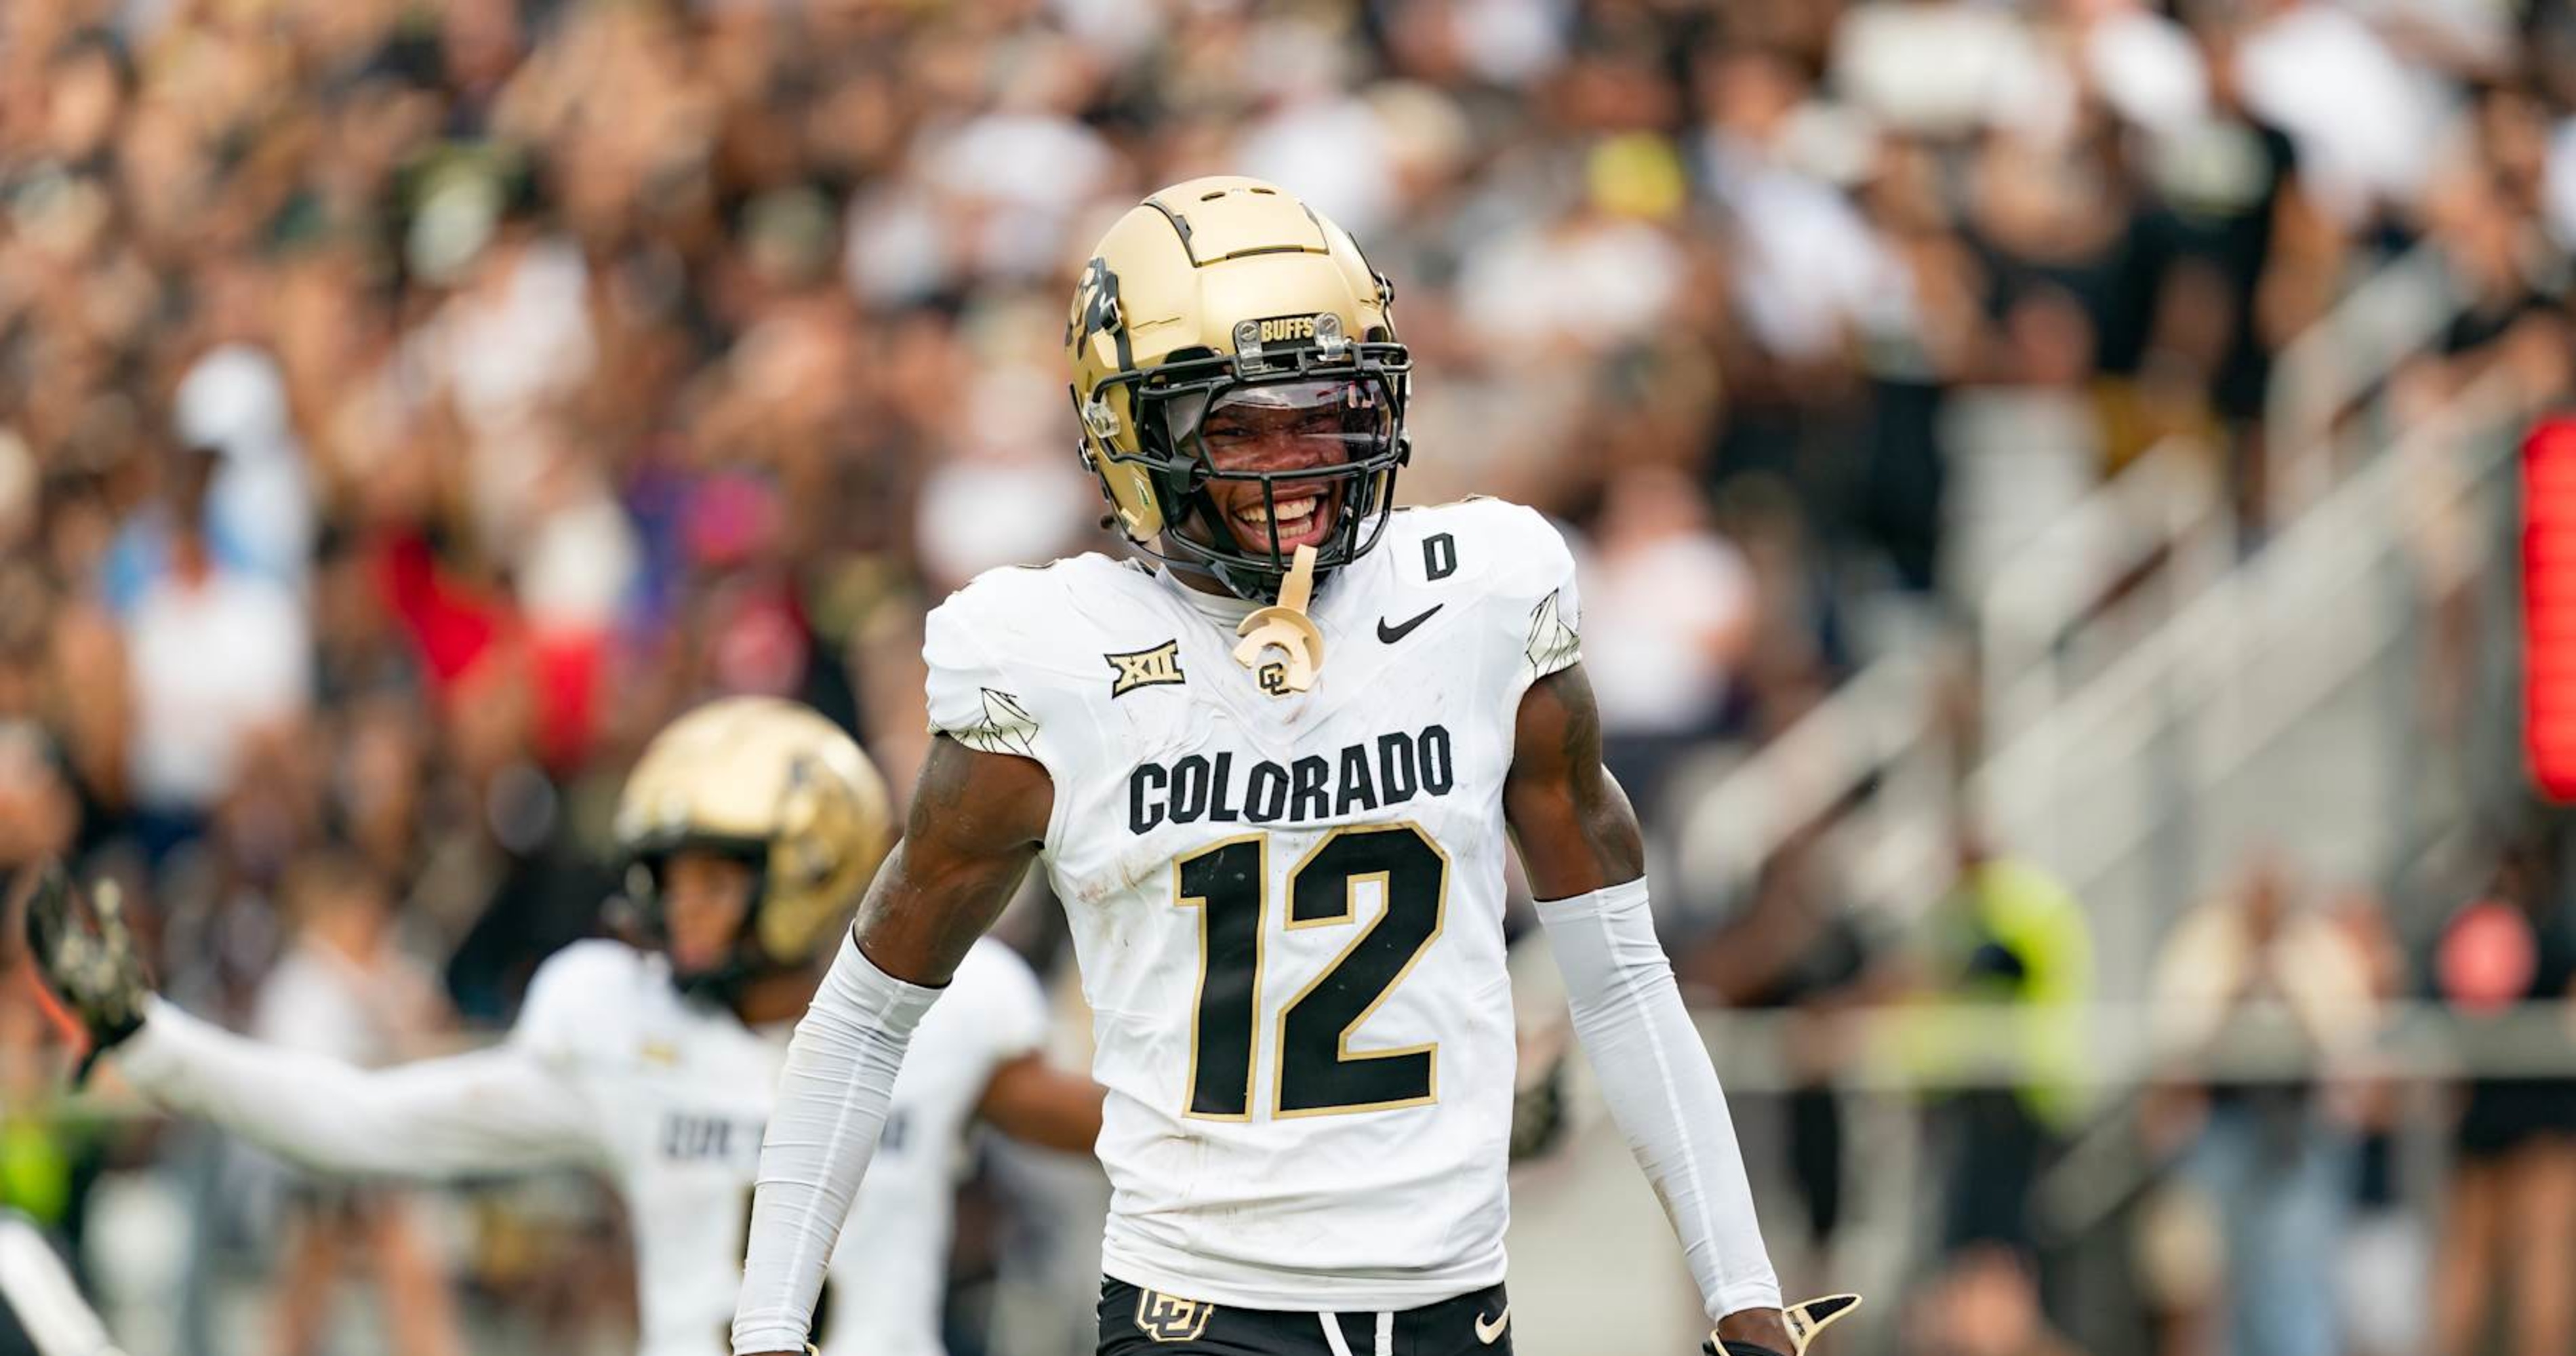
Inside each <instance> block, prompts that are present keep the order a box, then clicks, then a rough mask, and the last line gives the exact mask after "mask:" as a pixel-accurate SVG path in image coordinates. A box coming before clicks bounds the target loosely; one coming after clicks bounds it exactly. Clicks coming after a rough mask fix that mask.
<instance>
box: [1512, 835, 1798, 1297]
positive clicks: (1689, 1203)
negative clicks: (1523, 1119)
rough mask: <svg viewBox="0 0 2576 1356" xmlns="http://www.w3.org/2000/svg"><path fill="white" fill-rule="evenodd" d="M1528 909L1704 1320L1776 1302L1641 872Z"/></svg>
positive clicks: (1721, 1101) (1712, 1077) (1722, 1099)
mask: <svg viewBox="0 0 2576 1356" xmlns="http://www.w3.org/2000/svg"><path fill="white" fill-rule="evenodd" d="M1538 916H1539V921H1540V922H1541V923H1542V924H1544V925H1545V926H1546V928H1547V940H1548V945H1549V947H1550V948H1551V949H1552V950H1554V951H1555V952H1556V963H1557V967H1558V968H1559V969H1561V970H1563V971H1564V972H1565V991H1566V998H1567V1001H1568V1002H1569V1004H1570V1005H1571V1006H1572V1008H1573V1012H1574V1035H1575V1039H1576V1040H1578V1041H1580V1042H1582V1045H1583V1053H1584V1055H1585V1057H1586V1058H1588V1059H1590V1060H1591V1062H1592V1072H1593V1075H1594V1076H1595V1077H1596V1078H1598V1079H1600V1080H1601V1093H1602V1097H1603V1098H1604V1100H1606V1101H1608V1102H1609V1103H1610V1115H1611V1117H1612V1119H1614V1120H1616V1121H1618V1123H1619V1129H1620V1131H1621V1132H1622V1133H1624V1134H1625V1135H1626V1136H1627V1138H1628V1148H1629V1151H1630V1152H1632V1153H1634V1154H1636V1156H1637V1166H1639V1167H1641V1168H1643V1169H1645V1173H1646V1180H1647V1181H1648V1182H1649V1183H1651V1184H1652V1185H1653V1186H1654V1189H1655V1195H1656V1197H1657V1198H1658V1199H1660V1200H1661V1201H1662V1202H1663V1203H1664V1213H1665V1215H1667V1216H1668V1217H1670V1218H1671V1220H1672V1222H1673V1232H1674V1233H1676V1234H1678V1235H1680V1237H1681V1242H1682V1252H1683V1255H1684V1256H1685V1257H1686V1258H1687V1259H1688V1261H1689V1263H1690V1271H1691V1277H1692V1279H1694V1280H1696V1281H1697V1282H1699V1293H1700V1299H1701V1300H1702V1302H1703V1303H1705V1304H1706V1305H1707V1307H1708V1317H1709V1321H1710V1322H1712V1323H1714V1322H1716V1321H1717V1320H1718V1319H1721V1318H1724V1317H1725V1316H1726V1315H1728V1314H1731V1313H1735V1312H1737V1311H1739V1310H1744V1309H1776V1308H1778V1307H1780V1282H1779V1280H1778V1279H1777V1278H1775V1277H1774V1276H1773V1275H1772V1272H1771V1257H1770V1254H1769V1253H1768V1252H1766V1251H1765V1250H1764V1249H1763V1246H1762V1230H1761V1226H1760V1224H1759V1223H1758V1222H1757V1221H1756V1220H1755V1219H1754V1217H1753V1188H1752V1185H1751V1183H1749V1182H1747V1181H1746V1180H1745V1176H1744V1158H1743V1155H1742V1154H1741V1153H1739V1152H1738V1151H1737V1149H1736V1145H1735V1122H1734V1121H1733V1120H1732V1119H1730V1118H1729V1117H1728V1116H1727V1112H1726V1093H1725V1092H1724V1091H1723V1090H1721V1089H1720V1088H1719V1087H1718V1085H1717V1070H1716V1069H1714V1068H1712V1067H1710V1065H1709V1062H1708V1051H1707V1049H1706V1048H1705V1047H1703V1046H1702V1045H1701V1044H1700V1039H1699V1031H1698V1029H1697V1028H1695V1027H1693V1026H1692V1025H1691V1019H1690V1014H1689V1013H1688V1012H1687V1011H1685V1010H1684V1009H1683V1007H1682V996H1681V990H1680V989H1679V988H1677V987H1675V985H1674V984H1673V967H1672V963H1671V962H1670V961H1668V960H1666V959H1665V958H1664V948H1663V944H1662V943H1660V942H1658V941H1656V940H1655V919H1654V912H1653V910H1652V909H1651V908H1650V907H1649V906H1648V904H1647V902H1646V882H1645V881H1644V880H1643V879H1642V878H1641V879H1638V880H1633V881H1629V882H1628V883H1626V884H1624V885H1613V886H1610V887H1608V888H1607V889H1602V890H1595V891H1593V892H1592V893H1591V894H1588V895H1577V896H1575V897H1574V898H1572V899H1559V900H1554V901H1542V902H1541V903H1540V904H1539V905H1538Z"/></svg>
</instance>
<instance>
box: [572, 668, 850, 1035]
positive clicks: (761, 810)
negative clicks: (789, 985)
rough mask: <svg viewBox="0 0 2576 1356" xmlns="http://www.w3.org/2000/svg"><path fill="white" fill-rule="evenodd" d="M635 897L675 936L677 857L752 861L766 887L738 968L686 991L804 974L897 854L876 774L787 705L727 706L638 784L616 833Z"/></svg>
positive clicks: (682, 730)
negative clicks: (664, 894)
mask: <svg viewBox="0 0 2576 1356" xmlns="http://www.w3.org/2000/svg"><path fill="white" fill-rule="evenodd" d="M614 832H615V834H616V839H617V850H618V853H619V855H620V857H622V858H623V859H624V862H625V867H626V893H627V897H628V899H629V900H630V902H631V903H632V904H633V905H634V906H635V908H636V909H637V910H638V911H639V913H640V916H641V920H642V922H643V923H644V925H645V927H646V929H647V931H650V932H653V933H656V934H658V933H659V932H660V931H661V926H662V903H661V898H660V873H661V867H662V864H663V863H664V862H665V861H666V860H668V859H669V857H670V856H671V855H672V854H674V853H677V852H680V851H683V850H688V849H697V850H702V851H712V852H717V853H722V854H725V855H729V856H734V857H738V858H740V859H741V860H742V861H744V862H745V863H747V864H748V865H750V866H751V867H752V869H753V871H754V872H755V873H756V876H755V880H756V884H755V885H754V887H753V894H752V899H751V907H750V908H749V909H748V910H747V911H746V912H745V913H744V915H743V923H742V932H741V934H740V936H739V938H738V939H737V942H736V946H735V951H734V959H733V961H732V962H731V963H729V964H728V965H727V966H726V967H725V968H724V970H723V972H722V973H719V974H713V975H702V976H679V978H680V980H681V982H682V985H683V987H686V988H691V989H693V990H706V991H710V992H716V991H722V990H725V989H728V988H729V987H730V986H732V985H733V984H737V983H739V982H740V981H741V980H742V979H745V978H748V977H750V976H753V975H757V974H763V973H768V972H771V971H775V970H786V969H795V968H797V967H800V966H803V965H806V964H808V963H810V962H812V961H813V960H814V959H815V958H816V957H818V956H819V955H821V954H823V952H824V951H825V950H826V949H827V948H829V947H830V946H832V944H833V942H834V940H835V938H836V935H837V934H838V932H839V930H840V928H841V926H842V925H843V924H845V923H846V922H847V921H848V919H849V917H850V914H851V911H852V910H854V909H855V908H856V907H857V906H858V902H859V895H860V892H861V891H863V890H864V889H865V888H866V887H867V883H868V881H869V879H870V878H871V877H873V876H874V875H875V874H876V870H877V866H878V865H879V864H880V863H881V862H883V861H884V860H885V856H886V852H887V850H888V849H889V848H890V847H891V846H892V844H893V819H892V810H891V801H890V800H889V799H888V797H887V795H886V785H885V779H884V778H883V777H880V776H879V775H878V774H877V769H876V765H875V764H873V763H870V762H869V761H868V756H867V755H866V754H864V753H862V752H860V751H859V746H858V744H857V743H856V742H854V741H853V740H852V739H851V738H850V737H849V736H848V735H847V734H845V733H843V732H842V731H841V728H840V727H839V726H837V725H834V724H833V723H832V722H830V721H829V720H826V719H824V718H823V716H822V715H821V714H820V713H819V712H816V711H814V710H813V709H811V708H810V707H805V706H801V705H798V704H797V703H795V702H791V701H784V700H781V699H779V698H776V697H727V698H723V699H721V700H718V701H713V702H709V703H707V704H706V705H704V706H701V707H699V708H697V709H696V710H694V711H691V712H689V713H688V714H687V715H684V716H682V717H680V718H679V719H678V720H675V721H673V722H671V724H670V725H669V726H668V727H666V728H665V729H664V730H663V731H662V733H660V734H658V735H656V736H654V738H653V742H652V743H651V744H649V745H647V746H645V749H644V756H643V757H642V758H641V759H639V760H637V762H636V764H635V770H634V771H632V772H630V773H628V774H627V776H626V787H625V790H624V791H623V792H622V793H621V794H620V795H619V797H618V802H617V815H616V820H615V823H614Z"/></svg>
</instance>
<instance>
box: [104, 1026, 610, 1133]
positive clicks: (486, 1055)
mask: <svg viewBox="0 0 2576 1356" xmlns="http://www.w3.org/2000/svg"><path fill="white" fill-rule="evenodd" d="M148 1012H149V1016H148V1018H147V1019H146V1020H145V1022H144V1024H143V1029H142V1030H141V1031H138V1032H136V1033H135V1034H134V1038H133V1039H132V1040H130V1041H128V1042H127V1043H126V1044H125V1046H124V1047H123V1048H121V1049H120V1050H118V1051H117V1061H116V1064H117V1068H118V1070H119V1071H120V1072H122V1073H123V1074H124V1075H125V1077H126V1080H127V1081H128V1082H131V1083H133V1084H134V1085H135V1086H136V1087H138V1088H140V1089H142V1091H143V1092H144V1093H145V1094H146V1095H147V1096H149V1097H151V1098H152V1099H153V1100H154V1101H155V1102H158V1103H160V1104H161V1105H162V1106H164V1107H167V1108H168V1109H170V1110H172V1111H179V1112H185V1113H187V1114H190V1115H195V1116H202V1117H204V1118H205V1119H207V1120H209V1121H212V1122H214V1123H215V1124H217V1125H220V1126H223V1127H224V1128H225V1129H227V1130H230V1131H232V1132H233V1133H235V1134H237V1135H240V1136H241V1137H243V1138H244V1139H247V1140H250V1141H252V1142H253V1143H256V1144H258V1145H259V1146H260V1147H262V1148H265V1149H268V1150H270V1151H271V1152H273V1153H277V1154H280V1155H282V1156H284V1157H286V1158H290V1159H293V1160H294V1161H296V1162H298V1163H301V1164H303V1165H305V1166H306V1167H310V1168H314V1169H318V1170H320V1171H323V1172H335V1173H351V1174H372V1175H385V1176H401V1177H419V1178H454V1177H468V1176H473V1175H476V1174H479V1173H491V1172H521V1171H528V1170H532V1169H537V1168H548V1167H557V1166H564V1165H577V1164H584V1163H588V1162H590V1161H592V1156H593V1145H594V1143H595V1141H594V1139H593V1137H592V1130H591V1126H592V1118H591V1115H590V1108H589V1106H588V1104H587V1103H585V1102H584V1101H583V1100H582V1098H581V1096H580V1094H578V1093H577V1092H575V1091H574V1090H573V1089H572V1088H571V1087H570V1086H569V1085H568V1084H567V1083H565V1082H564V1081H563V1080H561V1079H559V1078H557V1077H555V1076H554V1074H553V1072H552V1071H551V1070H549V1069H548V1068H547V1067H546V1066H545V1064H544V1062H543V1061H542V1060H541V1059H539V1058H538V1056H537V1054H536V1053H535V1052H534V1051H532V1050H529V1049H526V1048H524V1047H522V1046H519V1045H515V1044H511V1045H502V1046H498V1047H496V1048H494V1049H490V1050H479V1051H476V1052H474V1053H472V1054H467V1055H457V1056H454V1057H451V1058H446V1059H431V1060H422V1061H420V1062H418V1063H413V1064H402V1065H396V1066H394V1067H392V1068H387V1069H372V1070H371V1069H360V1068H357V1067H355V1066H354V1065H349V1064H344V1063H342V1062H340V1061H339V1060H336V1059H329V1058H326V1057H323V1056H320V1055H311V1054H305V1053H302V1052H300V1051H294V1050H285V1049H280V1048H278V1047H276V1046H271V1045H263V1044H261V1043H259V1042H258V1041H254V1040H249V1039H246V1038H244V1037H241V1036H236V1035H234V1034H232V1033H231V1032H229V1031H225V1030H222V1029H220V1028H218V1027H215V1026H213V1025H211V1024H209V1023H206V1022H203V1021H199V1020H198V1019H196V1018H194V1017H191V1016H189V1015H188V1014H187V1013H185V1012H182V1011H181V1010H179V1008H177V1007H176V1006H174V1005H173V1004H171V1003H169V1002H167V1001H165V1000H163V999H159V998H155V999H153V1000H152V1002H151V1006H150V1008H149V1009H148Z"/></svg>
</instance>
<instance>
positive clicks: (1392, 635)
mask: <svg viewBox="0 0 2576 1356" xmlns="http://www.w3.org/2000/svg"><path fill="white" fill-rule="evenodd" d="M1446 606H1448V604H1446V603H1433V604H1432V605H1431V607H1430V610H1429V611H1426V612H1424V613H1423V614H1422V615H1421V616H1419V617H1415V618H1414V619H1412V620H1411V621H1408V622H1406V623H1405V624H1404V625H1402V626H1389V625H1387V624H1386V618H1384V617H1380V618H1378V619H1377V643H1378V644H1380V645H1393V644H1394V643H1396V642H1397V641H1399V640H1402V639H1404V638H1405V637H1406V636H1409V635H1412V634H1413V628H1415V627H1417V626H1420V625H1421V624H1423V623H1424V622H1427V621H1429V620H1431V613H1433V612H1437V611H1439V610H1440V609H1441V608H1443V607H1446Z"/></svg>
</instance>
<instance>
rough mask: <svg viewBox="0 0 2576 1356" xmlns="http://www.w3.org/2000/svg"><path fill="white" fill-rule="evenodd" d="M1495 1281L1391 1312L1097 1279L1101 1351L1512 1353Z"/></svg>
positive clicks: (1139, 1355)
mask: <svg viewBox="0 0 2576 1356" xmlns="http://www.w3.org/2000/svg"><path fill="white" fill-rule="evenodd" d="M1511 1350H1512V1333H1511V1300H1510V1298H1509V1297H1507V1296H1506V1295H1504V1293H1503V1288H1502V1287H1501V1286H1499V1285H1497V1286H1494V1287H1492V1288H1490V1289H1486V1290H1479V1291H1477V1292H1475V1293H1474V1294H1470V1295H1460V1296H1458V1297H1457V1298H1455V1299H1446V1300H1442V1301H1440V1302H1439V1303H1437V1304H1426V1305H1424V1306H1422V1307H1421V1308H1419V1309H1402V1310H1397V1311H1395V1312H1392V1313H1374V1312H1368V1311H1364V1310H1363V1311H1357V1312H1351V1313H1331V1314H1319V1313H1288V1312H1281V1311H1277V1310H1271V1309H1237V1308H1233V1307H1231V1306H1228V1305H1222V1304H1204V1303H1201V1302H1199V1301H1196V1300H1187V1299H1182V1298H1179V1297H1178V1296H1174V1295H1166V1294H1163V1293H1161V1292H1159V1291H1153V1290H1140V1289H1138V1288H1137V1287H1135V1286H1132V1285H1129V1284H1128V1283H1126V1282H1125V1281H1116V1280H1109V1279H1106V1278H1103V1279H1102V1281H1101V1282H1100V1353H1099V1356H1511Z"/></svg>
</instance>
